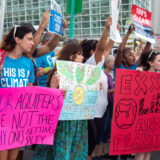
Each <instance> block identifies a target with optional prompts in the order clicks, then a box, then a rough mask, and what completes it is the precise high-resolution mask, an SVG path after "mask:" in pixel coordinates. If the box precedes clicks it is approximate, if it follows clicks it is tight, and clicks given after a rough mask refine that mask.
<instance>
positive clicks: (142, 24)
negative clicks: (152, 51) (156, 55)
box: [131, 4, 155, 43]
mask: <svg viewBox="0 0 160 160" xmlns="http://www.w3.org/2000/svg"><path fill="white" fill-rule="evenodd" d="M151 17H152V13H151V12H149V11H147V10H145V9H143V8H140V7H138V6H136V5H134V4H133V5H132V9H131V18H132V21H133V24H134V25H135V27H136V29H135V34H136V36H137V37H139V38H142V39H144V40H146V41H148V42H151V43H155V39H154V37H153V35H152V34H151Z"/></svg>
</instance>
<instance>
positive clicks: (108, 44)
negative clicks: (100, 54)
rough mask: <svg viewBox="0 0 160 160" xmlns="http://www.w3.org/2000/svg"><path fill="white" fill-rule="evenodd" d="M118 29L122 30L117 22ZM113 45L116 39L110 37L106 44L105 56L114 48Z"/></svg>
mask: <svg viewBox="0 0 160 160" xmlns="http://www.w3.org/2000/svg"><path fill="white" fill-rule="evenodd" d="M117 29H118V31H120V25H119V24H117ZM113 45H114V41H113V40H112V39H109V41H108V42H107V45H106V49H105V51H104V57H105V58H107V57H108V56H109V54H110V52H111V50H112V48H113Z"/></svg>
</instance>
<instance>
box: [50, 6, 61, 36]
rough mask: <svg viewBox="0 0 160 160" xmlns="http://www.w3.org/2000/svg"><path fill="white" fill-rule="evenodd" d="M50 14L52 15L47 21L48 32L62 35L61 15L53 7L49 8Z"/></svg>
mask: <svg viewBox="0 0 160 160" xmlns="http://www.w3.org/2000/svg"><path fill="white" fill-rule="evenodd" d="M50 14H51V15H52V16H51V17H50V21H49V32H53V33H56V34H58V35H59V36H62V30H63V17H62V15H60V14H59V13H57V12H56V11H54V10H53V9H51V11H50Z"/></svg>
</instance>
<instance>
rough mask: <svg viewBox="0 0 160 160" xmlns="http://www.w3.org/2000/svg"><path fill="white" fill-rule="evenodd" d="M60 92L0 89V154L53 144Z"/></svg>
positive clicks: (44, 89)
mask: <svg viewBox="0 0 160 160" xmlns="http://www.w3.org/2000/svg"><path fill="white" fill-rule="evenodd" d="M62 105H63V95H62V91H61V90H58V89H52V88H44V87H43V88H42V87H22V88H1V89H0V150H6V149H11V148H17V147H22V146H27V145H32V144H49V145H52V144H53V136H54V132H55V129H56V126H57V122H58V118H59V115H60V111H61V108H62Z"/></svg>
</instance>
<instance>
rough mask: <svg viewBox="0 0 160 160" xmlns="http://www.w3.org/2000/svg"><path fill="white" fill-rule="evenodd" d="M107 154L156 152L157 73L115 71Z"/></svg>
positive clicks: (159, 136)
mask: <svg viewBox="0 0 160 160" xmlns="http://www.w3.org/2000/svg"><path fill="white" fill-rule="evenodd" d="M115 84H116V86H115V98H114V111H113V121H112V132H111V144H110V154H111V155H122V154H132V153H143V152H151V151H158V150H160V74H159V73H154V72H139V71H134V70H126V69H125V70H124V69H117V71H116V83H115Z"/></svg>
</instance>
